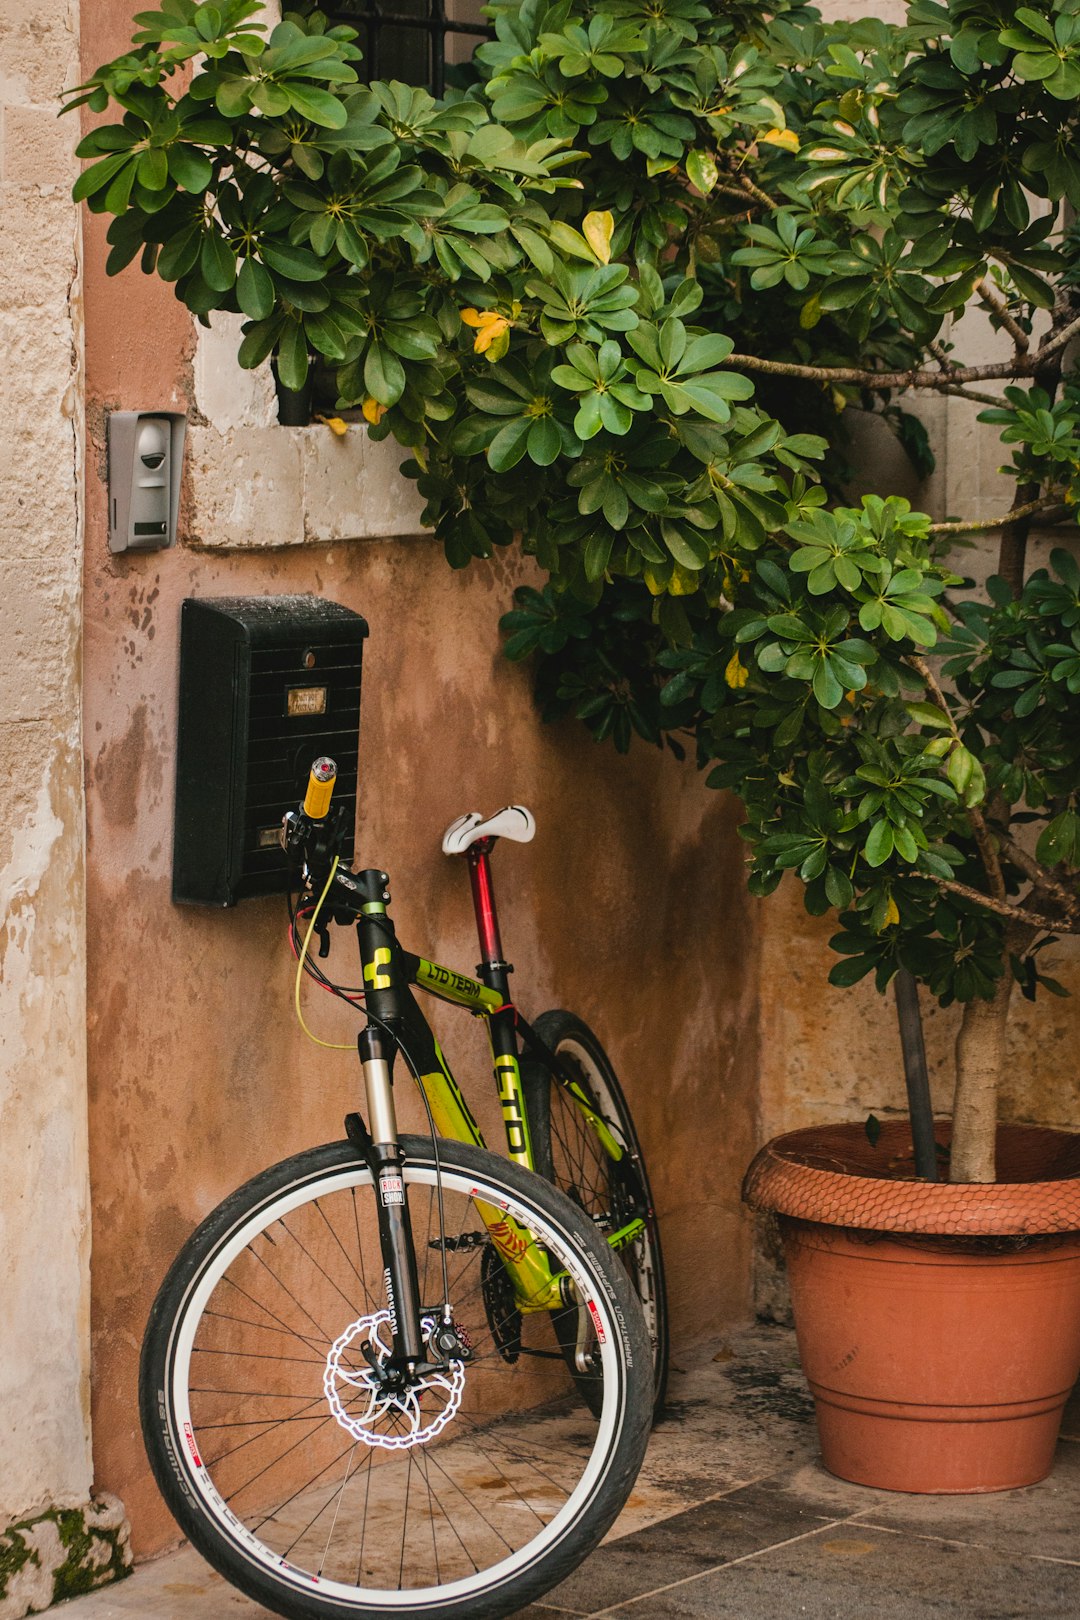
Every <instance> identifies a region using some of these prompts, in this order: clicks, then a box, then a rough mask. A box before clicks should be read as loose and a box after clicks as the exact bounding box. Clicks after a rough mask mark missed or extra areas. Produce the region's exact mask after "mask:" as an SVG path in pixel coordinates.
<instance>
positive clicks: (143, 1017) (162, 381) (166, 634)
mask: <svg viewBox="0 0 1080 1620" xmlns="http://www.w3.org/2000/svg"><path fill="white" fill-rule="evenodd" d="M128 14H129V7H128V4H127V0H108V4H105V5H102V6H100V7H96V8H94V11H93V13H92V15H91V16H89V17H88V18H87V20H86V21H87V33H88V35H89V38H88V39H87V40H86V42H85V51H86V58H85V59H86V63H87V66H88V67H92V66H94V65H96V63H97V62H99V61H101V60H103V59H104V58H105V56H106V55H107V54H111V53H112V52H114V51H115V50H116V49H117V48H119V46H120V44H121V43H122V41H123V40H124V39H126V37H127V36H126V33H125V27H126V23H127V17H128ZM110 28H111V35H110V36H109V37H107V31H108V30H109V29H110ZM101 224H102V222H101V221H100V219H96V218H95V219H92V220H90V221H89V222H88V229H87V271H86V304H87V371H88V403H89V412H88V414H89V420H90V445H89V447H88V491H87V543H86V650H85V660H86V697H85V701H86V721H85V736H86V772H87V793H88V819H89V902H88V904H89V1006H90V1008H91V1012H90V1053H89V1063H90V1110H91V1118H90V1126H91V1175H92V1185H93V1261H92V1278H93V1332H94V1361H93V1388H94V1410H93V1432H94V1443H95V1466H96V1477H97V1484H98V1485H99V1486H100V1487H103V1488H106V1489H110V1490H113V1491H116V1492H117V1493H118V1494H119V1495H120V1496H121V1497H122V1498H123V1500H124V1502H125V1504H126V1506H127V1509H128V1513H129V1516H130V1518H131V1521H132V1526H133V1532H134V1543H135V1546H136V1549H137V1550H139V1551H141V1552H143V1553H144V1554H145V1553H146V1552H148V1551H150V1550H152V1549H153V1548H154V1547H156V1546H160V1545H162V1544H163V1543H165V1542H167V1541H168V1540H170V1539H172V1538H174V1537H175V1529H174V1527H173V1525H172V1522H171V1520H169V1519H168V1517H167V1515H166V1514H165V1511H164V1509H163V1507H162V1506H161V1504H160V1502H159V1501H158V1498H157V1495H156V1491H155V1490H154V1488H153V1485H152V1483H151V1481H150V1478H149V1474H148V1470H147V1467H146V1464H145V1461H144V1458H143V1453H142V1446H141V1442H140V1439H139V1435H138V1417H137V1411H136V1370H137V1360H138V1347H139V1342H140V1338H141V1334H142V1327H143V1323H144V1321H145V1319H146V1315H147V1312H148V1309H149V1306H150V1302H151V1300H152V1298H153V1294H154V1291H155V1289H156V1286H157V1283H158V1281H159V1280H160V1277H161V1275H162V1273H163V1271H164V1269H165V1267H166V1265H167V1264H168V1261H169V1260H170V1258H171V1257H172V1255H173V1253H174V1252H175V1250H176V1248H177V1247H178V1245H179V1243H180V1242H181V1241H182V1239H183V1238H184V1237H185V1235H186V1234H187V1233H188V1231H190V1229H191V1227H192V1226H193V1225H194V1223H195V1222H196V1221H197V1220H198V1219H199V1218H200V1217H201V1216H202V1215H204V1214H205V1213H206V1212H207V1211H208V1210H209V1209H210V1208H212V1207H213V1205H214V1204H215V1203H216V1202H217V1201H218V1200H219V1199H220V1198H221V1197H222V1196H223V1195H224V1194H225V1193H226V1192H228V1191H229V1190H231V1189H232V1188H233V1187H235V1186H236V1185H237V1184H238V1183H239V1182H240V1181H242V1180H243V1179H244V1178H246V1177H247V1176H249V1175H251V1174H253V1173H254V1172H255V1171H257V1170H259V1169H260V1168H262V1167H263V1166H265V1165H267V1164H270V1163H272V1162H273V1161H275V1160H276V1159H278V1158H281V1157H283V1156H284V1155H285V1154H287V1153H291V1152H293V1151H295V1150H297V1149H299V1148H301V1147H304V1146H307V1145H310V1144H312V1143H314V1142H317V1141H320V1140H325V1139H328V1138H332V1137H337V1136H339V1135H340V1134H341V1121H342V1117H343V1115H344V1113H345V1112H346V1110H347V1109H348V1108H350V1107H354V1106H355V1105H356V1102H357V1071H356V1067H355V1060H353V1059H351V1058H350V1057H349V1055H348V1054H323V1053H320V1052H318V1051H316V1049H315V1048H313V1047H311V1046H310V1045H309V1044H308V1043H307V1042H306V1041H305V1039H304V1038H303V1036H302V1035H301V1033H300V1032H299V1030H298V1029H297V1027H296V1025H295V1022H294V1020H293V1017H292V1011H291V983H292V976H291V971H290V963H291V957H290V956H289V953H288V950H287V947H286V943H285V934H284V922H285V911H284V902H283V901H282V900H281V899H280V898H278V899H275V900H266V901H256V902H247V903H245V904H243V905H242V906H240V907H239V908H237V909H236V910H233V911H228V912H221V911H213V910H209V909H195V908H178V907H175V906H173V905H172V903H171V901H170V893H169V890H170V863H171V836H172V794H173V761H174V754H175V725H176V681H177V647H178V630H179V615H180V604H181V602H182V600H183V598H184V597H185V596H188V595H200V596H211V595H223V594H240V595H260V594H264V593H276V592H294V591H313V592H319V593H322V594H325V595H326V596H328V597H330V598H332V599H334V600H336V601H339V602H343V603H345V604H346V605H348V606H349V607H352V608H356V609H358V610H359V611H361V612H362V613H363V614H364V615H365V617H366V618H367V619H368V620H369V622H370V625H371V637H370V640H369V643H368V651H367V654H366V664H365V673H364V699H363V718H362V730H361V734H362V788H361V809H360V818H359V845H358V850H359V852H360V853H361V855H362V858H363V859H364V861H366V862H371V863H374V862H379V863H381V864H384V865H385V866H386V867H387V868H388V870H389V871H390V873H391V875H392V878H393V880H394V891H395V906H394V912H395V916H396V918H397V921H398V924H399V928H400V931H401V935H402V937H403V939H404V940H405V942H406V944H412V945H414V946H415V947H417V948H423V947H428V948H430V949H431V951H432V952H434V953H437V954H438V955H439V956H440V957H441V958H442V959H443V960H448V961H451V962H454V963H456V964H458V965H461V966H463V967H464V968H466V969H468V970H471V968H472V966H473V963H474V962H475V960H476V944H475V938H474V937H472V935H471V912H470V907H469V901H468V885H467V882H466V878H465V873H464V871H463V870H462V869H461V868H460V867H458V866H457V865H456V864H451V863H450V862H449V861H447V860H446V859H445V858H444V857H443V856H442V855H441V854H440V853H439V847H438V846H439V839H440V837H441V834H442V831H443V829H444V827H445V826H446V825H447V824H448V823H449V822H450V821H451V820H452V819H453V817H454V816H456V815H457V814H459V813H460V812H461V811H463V810H467V809H470V808H474V807H477V808H482V809H493V808H495V807H496V806H497V805H500V804H504V803H506V802H507V801H508V800H511V799H520V800H522V801H524V802H525V803H527V804H529V805H530V806H531V807H532V808H533V810H534V811H535V812H536V815H537V819H538V823H539V832H538V835H537V839H536V841H535V843H534V844H532V845H531V846H529V847H527V848H521V847H515V846H507V847H506V848H505V849H500V850H499V852H498V856H497V881H498V884H499V891H500V894H501V898H502V902H503V905H504V908H505V923H504V941H505V943H506V946H507V949H508V951H509V954H510V955H511V957H512V958H513V959H514V960H515V962H516V963H517V969H518V971H517V975H516V978H515V981H514V984H515V989H516V991H517V994H518V996H519V997H520V1000H521V1003H522V1005H523V1008H524V1009H525V1011H526V1012H527V1013H528V1012H533V1013H535V1012H537V1011H540V1010H541V1009H543V1008H544V1007H546V1006H551V1005H560V1004H569V1005H571V1006H572V1007H573V1008H574V1009H575V1010H576V1011H578V1012H580V1013H581V1014H582V1015H583V1016H584V1017H585V1018H587V1019H589V1020H590V1021H591V1022H593V1023H594V1024H595V1026H596V1028H597V1029H598V1031H600V1032H602V1035H603V1038H604V1039H605V1041H606V1042H607V1043H608V1045H609V1046H610V1049H611V1051H612V1054H613V1056H614V1057H615V1059H616V1062H617V1065H618V1067H619V1070H620V1072H621V1074H622V1075H623V1077H624V1079H625V1083H626V1086H627V1090H628V1092H629V1095H630V1098H631V1100H632V1104H633V1108H634V1111H635V1114H636V1116H637V1117H638V1119H639V1121H640V1126H641V1130H642V1134H643V1137H644V1141H645V1146H646V1149H647V1152H648V1155H649V1160H650V1164H651V1166H652V1169H653V1176H654V1182H655V1191H656V1196H657V1202H658V1206H659V1209H660V1212H661V1217H662V1218H663V1219H664V1220H665V1225H664V1236H665V1241H666V1245H667V1252H668V1263H669V1269H670V1290H671V1303H672V1311H673V1326H674V1335H675V1340H676V1343H679V1342H683V1343H685V1342H687V1341H689V1340H691V1339H694V1338H698V1337H701V1336H703V1335H705V1334H707V1333H709V1332H712V1331H715V1330H717V1329H719V1328H720V1327H721V1326H722V1325H723V1324H725V1323H727V1322H730V1321H732V1320H733V1319H738V1318H739V1317H741V1316H743V1315H744V1314H745V1313H746V1311H747V1309H748V1269H749V1261H748V1241H747V1227H746V1223H745V1220H744V1217H743V1215H742V1212H741V1210H740V1207H739V1203H738V1188H739V1179H740V1175H741V1172H742V1170H743V1168H744V1166H745V1164H746V1162H747V1160H748V1158H749V1156H750V1154H751V1151H752V1146H753V1139H754V1126H753V1109H754V1087H755V1080H756V1052H755V1041H756V1035H755V1030H756V1018H755V1007H754V999H753V997H754V989H753V987H754V984H755V982H756V975H755V972H754V963H753V959H752V958H753V953H752V949H751V946H750V944H749V942H748V935H749V929H748V926H747V917H748V909H749V902H748V901H747V899H746V898H745V895H744V888H743V881H742V871H741V860H740V854H739V846H738V841H737V839H736V838H735V836H734V812H733V807H732V805H731V804H730V803H729V802H727V801H725V800H724V799H722V798H720V797H719V796H718V795H715V794H711V793H708V792H706V791H705V789H704V787H703V785H702V782H701V779H700V778H699V777H698V776H697V775H696V774H695V772H694V771H693V770H692V769H691V768H687V767H685V766H679V765H678V764H677V763H676V762H675V761H674V760H672V759H671V758H670V757H664V756H661V755H660V754H659V753H658V752H655V751H651V750H648V749H646V748H644V747H640V748H635V749H634V751H633V753H632V755H631V757H630V758H629V759H620V758H618V757H617V756H616V755H615V753H614V752H613V751H611V750H610V749H607V748H603V749H601V748H599V747H597V746H596V745H594V744H593V743H592V742H591V741H590V740H589V738H588V737H587V735H586V734H585V733H584V731H583V729H582V728H580V727H579V726H576V725H573V724H566V725H564V726H559V727H554V728H552V727H545V726H543V725H542V724H541V722H540V721H539V719H538V717H537V715H536V713H535V711H534V709H533V707H532V703H531V699H530V693H529V681H528V673H527V671H526V670H524V669H522V668H520V667H514V666H511V665H509V664H507V663H506V662H505V660H503V659H502V657H501V654H500V652H499V649H498V636H497V630H496V624H497V620H498V617H499V614H500V613H501V612H502V611H504V609H505V607H506V606H507V604H508V602H509V598H510V594H511V590H512V587H513V585H514V583H515V582H516V581H517V580H518V579H520V578H523V577H526V574H527V564H525V563H524V562H523V561H522V559H520V558H519V557H518V556H516V555H506V556H501V557H500V558H498V559H497V560H496V561H495V562H494V563H492V564H491V565H483V564H478V565H476V566H474V567H473V568H471V569H470V570H468V571H467V572H465V573H461V574H455V573H452V572H451V570H450V569H449V568H448V567H447V566H446V564H445V562H444V560H443V557H442V552H441V548H440V547H439V546H438V545H437V544H436V543H435V542H433V541H432V540H431V539H427V538H417V539H414V540H406V541H384V542H380V541H362V542H353V543H346V544H341V545H337V546H334V547H326V546H304V547H296V548H292V549H290V550H289V551H287V552H286V551H278V552H261V553H258V552H254V553H246V554H226V555H223V554H221V553H213V554H211V553H207V552H197V551H194V550H192V549H189V548H188V547H186V546H185V545H183V544H181V545H180V546H178V547H177V548H176V549H175V550H173V551H168V552H163V553H156V554H149V555H146V556H143V557H138V556H136V557H133V558H132V559H131V560H125V559H123V558H119V559H114V558H111V557H110V556H109V553H108V547H107V538H106V506H105V492H104V484H103V481H102V480H103V478H104V472H105V462H104V443H105V413H106V411H107V410H109V409H135V408H168V407H175V408H179V409H184V408H185V407H186V405H187V403H188V392H187V390H188V370H189V367H188V361H189V357H190V353H191V347H192V331H191V326H190V323H189V321H188V319H187V317H186V316H185V315H184V314H183V312H182V311H181V310H180V308H179V306H178V305H177V304H176V303H175V302H174V300H173V299H172V296H171V294H170V292H169V290H168V289H167V288H165V287H163V286H162V285H161V284H160V283H158V282H152V281H149V280H147V279H145V278H143V277H142V276H140V274H139V273H138V271H137V270H136V269H131V270H129V271H127V272H125V274H124V275H123V276H122V277H121V278H119V279H118V280H115V281H110V280H108V279H107V278H106V277H105V275H104V272H103V263H104V247H103V231H102V229H101ZM352 948H353V945H352V941H351V939H350V938H349V936H348V935H347V934H346V933H344V932H342V933H341V934H340V935H339V938H338V944H337V950H338V952H339V953H340V955H339V957H338V959H337V960H338V961H339V962H341V963H345V962H346V961H347V960H348V953H349V952H350V951H351V949H352ZM319 999H320V1001H325V1002H326V1003H327V1005H326V1006H325V1007H324V1006H322V1005H318V1006H312V1017H313V1018H314V1020H315V1022H316V1024H317V1027H318V1030H319V1031H320V1033H323V1034H324V1035H325V1036H326V1038H330V1039H334V1038H337V1039H350V1038H351V1036H352V1034H353V1031H352V1029H350V1027H349V1024H348V1020H347V1018H346V1019H345V1020H344V1021H343V1020H342V1018H341V1017H340V1016H339V1015H338V1013H337V1010H336V1008H335V1007H334V1006H333V1005H332V1004H331V1003H329V1000H328V998H325V997H322V998H319ZM441 1027H442V1028H443V1030H444V1032H445V1038H446V1041H447V1044H448V1049H449V1051H450V1055H451V1057H452V1058H453V1057H454V1055H455V1054H460V1055H461V1057H462V1062H461V1065H460V1071H459V1072H461V1074H462V1075H463V1077H464V1078H465V1079H466V1083H467V1085H468V1086H469V1087H470V1088H471V1089H470V1096H472V1097H475V1099H476V1101H477V1103H478V1105H479V1107H478V1111H479V1112H480V1114H481V1117H482V1121H483V1123H484V1124H485V1127H487V1126H491V1128H492V1129H491V1133H490V1134H491V1135H492V1139H493V1140H495V1139H496V1138H495V1136H494V1131H495V1129H497V1123H496V1112H495V1110H494V1109H493V1107H492V1101H493V1093H492V1091H491V1082H490V1074H489V1072H488V1071H486V1070H485V1068H484V1063H483V1048H482V1045H481V1044H480V1040H479V1039H478V1037H480V1035H481V1032H480V1031H479V1030H478V1028H477V1027H476V1026H475V1024H474V1023H473V1022H472V1021H471V1020H470V1019H468V1018H467V1017H457V1018H452V1021H449V1022H448V1021H447V1020H446V1019H443V1020H442V1022H441ZM335 1032H336V1033H335ZM481 1038H482V1037H481ZM470 1054H471V1059H470ZM469 1076H472V1079H471V1080H470V1079H469ZM402 1090H403V1092H405V1091H406V1088H404V1087H403V1088H402ZM401 1111H402V1116H403V1123H404V1124H405V1125H406V1126H407V1127H409V1128H416V1127H418V1126H419V1124H420V1118H419V1109H418V1107H417V1106H416V1104H415V1100H414V1099H413V1098H412V1097H411V1096H409V1095H408V1094H407V1092H406V1099H405V1100H403V1105H402V1110H401ZM691 1204H692V1206H693V1208H694V1210H695V1212H696V1213H695V1218H694V1224H693V1225H692V1226H691V1225H689V1224H686V1223H685V1222H682V1221H680V1219H679V1217H681V1216H684V1215H685V1213H686V1212H687V1210H688V1209H689V1208H690V1206H691ZM706 1243H709V1244H710V1252H712V1253H713V1254H714V1255H716V1256H718V1257H722V1258H719V1259H718V1260H717V1261H716V1262H715V1264H714V1265H713V1266H711V1267H703V1266H702V1264H701V1255H702V1253H703V1251H704V1248H705V1245H706Z"/></svg>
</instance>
